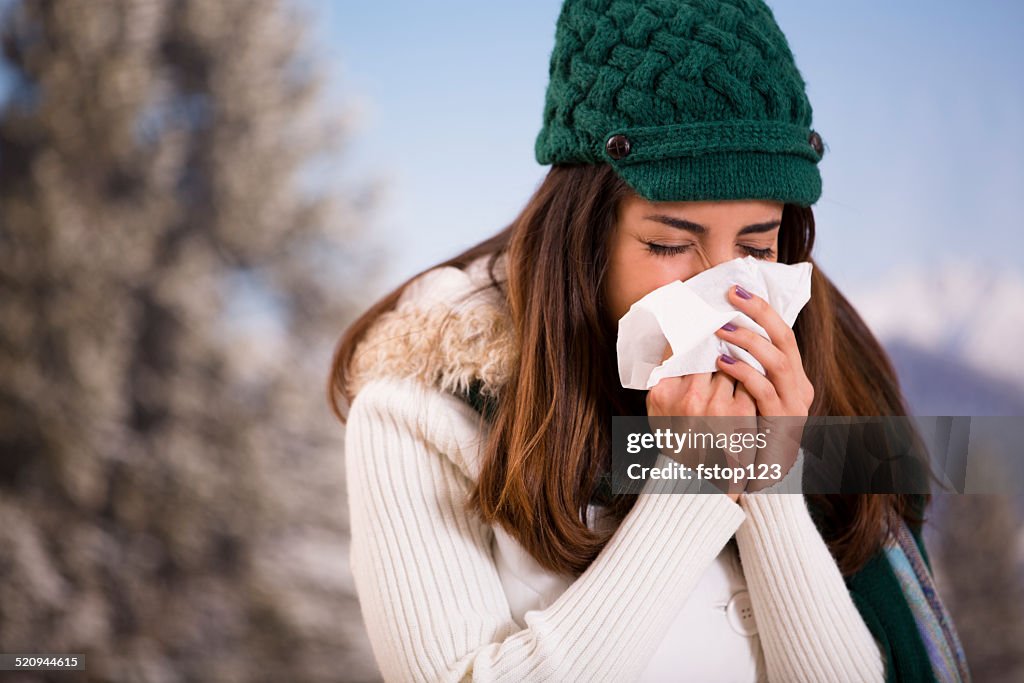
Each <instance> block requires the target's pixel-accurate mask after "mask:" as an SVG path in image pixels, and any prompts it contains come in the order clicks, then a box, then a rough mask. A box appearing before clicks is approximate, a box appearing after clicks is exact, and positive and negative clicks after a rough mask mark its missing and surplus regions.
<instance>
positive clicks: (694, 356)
mask: <svg viewBox="0 0 1024 683" xmlns="http://www.w3.org/2000/svg"><path fill="white" fill-rule="evenodd" d="M812 267H813V266H812V264H811V263H809V262H806V261H805V262H803V263H796V264H786V263H776V262H774V261H765V260H763V259H757V258H754V257H753V256H746V257H742V258H735V259H733V260H731V261H726V262H725V263H721V264H719V265H717V266H715V267H714V268H709V269H707V270H705V271H703V272H701V273H698V274H697V275H694V276H693V277H691V278H690V279H689V280H686V281H680V280H674V281H673V282H670V283H669V284H667V285H665V286H663V287H659V288H658V289H656V290H654V291H653V292H650V293H649V294H647V295H646V296H644V297H643V298H642V299H640V300H639V301H636V302H635V303H634V304H633V305H632V306H631V307H630V309H629V311H628V312H627V313H626V315H624V316H622V319H621V320H619V334H618V339H617V341H616V353H617V355H618V362H619V380H620V381H621V382H622V386H623V387H625V388H627V389H650V388H651V387H653V386H654V385H655V384H657V383H658V382H659V381H660V380H662V379H663V378H665V377H682V376H684V375H690V374H693V373H696V372H715V371H717V370H718V366H717V365H716V359H717V358H718V356H719V355H720V354H723V353H727V354H729V355H730V356H732V357H733V358H737V359H739V360H742V361H744V362H746V363H749V364H750V365H751V366H753V367H754V368H756V369H757V371H758V372H760V373H761V374H764V367H763V366H762V365H761V364H760V363H759V362H758V361H757V359H756V358H754V357H753V356H752V355H750V354H749V353H747V352H746V351H745V350H743V349H742V348H740V347H738V346H736V345H734V344H730V343H729V342H726V341H725V340H724V339H721V338H719V337H717V336H715V330H717V329H718V328H720V327H721V326H722V325H724V324H725V323H727V322H732V323H733V324H734V325H736V326H737V327H745V328H747V329H750V330H753V331H755V332H757V333H758V334H760V335H761V336H762V337H764V338H765V339H769V340H770V337H769V336H768V333H767V332H765V330H764V328H762V327H761V326H760V325H758V324H757V323H755V322H754V321H753V320H752V319H751V318H750V317H749V316H747V315H746V314H745V313H741V312H740V311H739V310H738V309H736V308H735V307H733V305H732V304H731V303H729V300H728V298H727V291H728V289H729V288H730V287H732V286H733V285H740V286H741V287H743V288H744V289H745V290H747V291H748V292H750V293H751V294H756V295H757V296H760V297H761V298H763V299H765V300H766V301H767V302H768V304H769V305H770V306H771V307H772V308H773V309H775V310H776V311H777V312H778V313H779V315H780V316H781V317H782V319H783V320H784V321H785V322H786V324H787V325H789V326H790V327H793V323H794V322H796V317H797V314H799V313H800V309H802V308H803V307H804V304H806V303H807V302H808V300H810V298H811V269H812ZM666 343H668V344H670V345H671V347H672V356H671V357H670V358H669V359H668V360H666V361H665V362H664V363H662V362H661V356H662V354H663V353H664V351H665V344H666Z"/></svg>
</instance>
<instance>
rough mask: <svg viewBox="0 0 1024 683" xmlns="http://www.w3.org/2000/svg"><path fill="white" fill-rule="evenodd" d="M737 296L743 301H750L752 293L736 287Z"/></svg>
mask: <svg viewBox="0 0 1024 683" xmlns="http://www.w3.org/2000/svg"><path fill="white" fill-rule="evenodd" d="M736 296H738V297H740V298H741V299H749V298H751V296H750V292H748V291H747V290H745V289H743V288H742V287H740V286H739V285H736Z"/></svg>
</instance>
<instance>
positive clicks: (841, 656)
mask: <svg viewBox="0 0 1024 683" xmlns="http://www.w3.org/2000/svg"><path fill="white" fill-rule="evenodd" d="M740 505H741V507H743V509H744V510H745V511H746V513H747V520H746V522H744V523H743V524H742V525H741V526H740V528H739V529H738V530H737V532H736V542H737V545H738V546H739V550H740V560H741V563H742V565H743V573H744V575H745V576H746V577H747V583H748V589H749V590H750V599H751V602H752V604H753V607H754V613H755V614H756V615H757V621H758V626H759V628H758V632H759V633H760V634H761V645H762V648H763V649H764V655H765V664H766V667H767V674H768V679H769V680H770V681H787V682H788V681H884V680H885V670H884V669H885V661H884V659H883V657H882V653H881V650H880V649H879V645H878V644H877V642H876V641H875V639H874V636H872V634H871V631H870V630H869V628H868V626H867V624H865V623H864V619H863V618H862V617H861V615H860V612H859V610H858V609H857V606H856V604H855V603H854V601H853V598H852V597H851V595H850V592H849V590H848V589H847V587H846V583H845V582H844V581H843V577H842V574H841V573H840V571H839V567H838V565H837V564H836V562H835V559H834V558H833V557H832V554H831V553H830V552H829V549H828V546H827V545H826V544H825V541H824V539H823V538H822V537H821V534H820V533H818V530H817V527H816V526H815V525H814V521H813V520H812V519H811V516H810V512H809V511H808V509H807V504H806V502H805V501H804V497H803V495H801V494H787V493H780V494H770V493H769V494H764V493H755V494H750V495H743V496H740Z"/></svg>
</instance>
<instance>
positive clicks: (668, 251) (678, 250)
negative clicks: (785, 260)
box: [644, 242, 775, 259]
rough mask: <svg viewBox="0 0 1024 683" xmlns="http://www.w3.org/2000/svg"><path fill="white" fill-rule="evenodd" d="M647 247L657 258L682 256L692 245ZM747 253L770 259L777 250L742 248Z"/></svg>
mask: <svg viewBox="0 0 1024 683" xmlns="http://www.w3.org/2000/svg"><path fill="white" fill-rule="evenodd" d="M644 244H646V245H647V251H649V252H651V253H652V254H654V255H656V256H674V255H676V254H682V253H684V252H685V251H686V250H688V249H689V248H690V247H691V246H693V245H691V244H680V245H677V246H672V247H669V246H666V245H664V244H657V243H656V242H644ZM741 248H742V249H743V250H744V251H745V252H747V253H748V254H750V255H751V256H753V257H754V258H760V259H768V258H771V257H772V256H774V255H775V250H774V249H772V248H770V247H768V248H765V249H758V248H756V247H746V246H743V247H741Z"/></svg>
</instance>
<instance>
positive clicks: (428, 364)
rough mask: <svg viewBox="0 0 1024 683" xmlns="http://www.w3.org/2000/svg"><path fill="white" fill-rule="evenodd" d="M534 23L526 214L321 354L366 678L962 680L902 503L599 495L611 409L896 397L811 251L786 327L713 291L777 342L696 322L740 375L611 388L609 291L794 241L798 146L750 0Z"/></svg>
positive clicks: (891, 403) (772, 52)
mask: <svg viewBox="0 0 1024 683" xmlns="http://www.w3.org/2000/svg"><path fill="white" fill-rule="evenodd" d="M555 43H556V44H555V49H554V52H553V53H552V56H551V72H550V75H551V81H550V83H549V85H548V90H547V99H546V105H545V111H544V125H543V128H542V130H541V132H540V135H539V136H538V139H537V144H536V154H537V158H538V161H540V162H541V163H543V164H552V168H551V169H550V172H549V173H548V174H547V176H546V178H545V179H544V181H543V182H542V183H541V184H540V186H539V187H538V189H537V191H536V192H535V194H534V195H533V197H532V198H531V199H530V201H529V202H528V204H527V205H526V207H525V208H524V209H523V211H522V212H521V213H520V215H519V216H518V217H517V218H516V219H515V221H514V222H513V223H512V224H511V225H510V226H508V227H507V228H506V229H505V230H504V231H502V232H500V233H498V234H497V235H495V236H493V237H491V238H490V239H488V240H486V241H484V242H482V243H480V244H479V245H477V246H475V247H473V248H471V249H469V250H467V251H466V252H464V253H462V254H460V255H458V256H456V257H455V258H452V259H450V260H448V261H445V262H444V263H441V264H439V265H438V266H436V267H434V268H431V269H429V270H428V271H425V272H423V273H420V274H418V275H417V276H415V277H413V278H410V280H409V281H407V282H406V283H404V284H403V285H402V286H401V287H399V288H398V289H396V290H395V291H394V292H392V293H391V294H389V295H388V296H387V297H385V298H384V299H382V300H381V301H379V302H378V303H377V304H376V305H374V306H373V307H372V308H370V310H369V311H367V312H366V313H365V314H364V315H363V316H362V317H361V318H360V319H359V320H358V321H356V323H355V324H354V325H353V326H352V327H351V328H350V329H349V330H348V331H347V333H346V335H345V337H344V338H343V339H342V341H341V343H340V344H339V347H338V350H337V352H336V355H335V359H334V364H333V368H332V374H331V384H330V396H331V402H332V407H333V408H334V410H335V412H336V413H337V414H338V416H339V418H340V419H342V420H343V421H346V420H347V430H346V445H345V449H346V468H347V470H346V471H347V477H348V482H347V483H348V489H349V506H350V522H351V526H352V546H351V565H352V570H353V574H354V577H355V583H356V589H357V591H358V594H359V599H360V603H361V606H362V612H363V617H364V620H365V622H366V625H367V629H368V632H369V635H370V639H371V643H372V645H373V650H374V653H375V656H376V659H377V662H378V664H379V666H380V668H381V671H382V673H383V675H384V677H385V679H386V680H396V681H398V680H516V681H520V680H588V681H593V680H609V681H621V680H693V681H715V680H729V681H736V680H747V681H753V680H764V679H768V680H773V681H775V680H779V681H795V680H808V681H825V680H828V681H881V680H888V681H895V680H966V679H967V677H968V674H967V670H966V665H965V664H964V662H963V657H962V652H961V651H960V648H959V643H958V642H957V640H956V636H955V632H953V630H952V625H951V624H950V623H949V620H948V615H946V614H945V612H944V610H942V608H941V604H939V603H938V601H937V599H936V598H935V596H934V591H933V589H932V586H931V584H930V573H929V571H928V570H927V569H926V566H927V565H926V563H927V556H926V555H925V554H924V546H923V544H922V543H921V538H920V525H921V522H922V521H923V519H922V515H923V512H924V510H923V503H924V502H926V498H924V497H914V496H904V495H881V494H876V495H867V494H864V495H850V496H812V495H807V496H806V497H805V496H800V495H783V494H776V493H763V492H758V493H753V492H734V491H731V492H729V493H728V494H711V495H703V494H702V495H697V494H689V495H686V494H678V495H659V494H654V493H648V492H644V493H640V494H639V495H632V496H626V495H619V496H613V495H609V493H608V491H607V489H606V488H605V487H603V486H601V483H602V481H603V479H602V474H603V473H604V472H605V471H606V470H607V466H608V463H607V459H608V454H609V452H610V440H611V435H610V429H611V420H610V416H612V415H645V414H646V415H650V416H655V415H735V416H755V415H778V416H807V415H903V414H906V412H905V405H904V402H903V400H902V398H901V396H900V392H899V388H898V385H897V382H896V378H895V374H894V372H893V369H892V367H891V366H890V364H889V363H888V362H887V360H886V357H885V354H884V352H883V351H882V349H881V347H880V346H879V345H878V343H877V342H876V341H875V339H874V338H873V337H872V335H871V334H870V332H869V331H868V329H867V328H866V327H865V325H864V324H863V322H862V321H861V319H860V317H859V316H858V315H857V313H856V312H855V311H854V310H853V308H852V307H851V306H850V304H849V303H848V302H847V301H846V299H845V298H843V296H842V295H841V294H840V293H839V292H838V291H837V290H836V289H835V287H834V286H833V285H832V284H831V282H830V281H829V280H828V279H827V278H826V277H825V276H824V275H823V274H822V273H821V270H820V268H817V267H815V268H814V269H813V280H812V292H813V296H812V297H811V300H810V302H809V303H808V305H807V306H806V307H805V308H804V309H803V310H802V311H801V314H800V316H799V318H798V319H797V321H796V323H795V324H794V326H793V328H792V330H791V331H790V328H789V327H788V326H787V325H786V324H785V323H784V322H783V321H782V320H781V318H780V317H779V315H778V314H777V313H776V312H775V311H773V310H772V309H771V307H769V306H768V305H767V302H765V301H763V300H761V299H760V298H759V297H756V296H750V295H749V294H747V293H746V292H743V291H737V290H731V291H730V292H729V294H728V296H729V301H730V302H732V304H733V305H734V306H735V307H736V308H737V309H738V310H740V311H743V312H745V313H747V314H748V315H749V316H750V317H751V318H752V319H754V320H755V321H756V322H758V323H759V324H760V325H762V327H764V328H765V330H766V331H767V332H768V333H769V335H770V337H771V339H773V340H775V341H774V343H773V342H769V341H768V340H765V339H764V338H762V337H760V336H758V335H754V334H749V333H745V332H744V331H742V330H736V331H728V330H724V329H723V330H721V331H719V333H718V334H719V335H720V336H721V337H722V338H723V339H727V340H729V341H731V342H733V343H734V344H736V345H737V346H740V347H742V348H744V349H745V350H747V351H748V352H750V353H751V354H752V355H753V356H754V357H755V358H757V359H758V360H759V362H761V364H762V365H763V366H764V367H765V370H766V373H765V374H764V375H762V374H760V373H759V372H757V371H756V370H754V368H753V367H751V366H749V365H747V364H745V363H743V362H742V361H738V360H735V359H731V358H722V359H720V361H719V363H718V367H717V370H716V371H715V372H713V373H704V374H696V375H687V376H684V377H675V378H669V379H665V380H662V381H661V382H660V383H659V384H658V385H657V386H655V387H653V388H652V389H651V390H649V391H646V392H640V391H633V390H627V389H623V388H622V387H621V385H620V383H619V381H618V375H617V370H616V358H615V338H616V325H617V321H618V319H619V318H620V317H621V316H622V315H623V314H624V313H625V311H626V310H628V308H629V306H630V305H631V304H632V303H633V302H634V301H636V300H637V299H639V298H640V297H642V296H644V295H645V294H646V293H648V292H650V291H652V290H653V289H656V288H658V287H660V286H662V285H665V284H667V283H670V282H672V281H673V280H685V279H687V278H689V277H691V276H693V275H695V274H697V273H699V272H702V271H703V270H704V269H706V268H709V267H712V266H714V265H717V264H719V263H722V262H724V261H727V260H730V259H733V258H736V257H740V256H748V255H752V256H755V257H756V258H761V259H767V260H776V261H781V262H784V263H797V262H800V261H810V260H811V249H812V246H813V241H814V219H813V214H812V211H811V208H810V207H811V205H812V204H813V203H814V202H815V201H816V200H817V199H818V198H819V196H820V192H821V181H820V175H819V172H818V167H817V164H818V162H819V161H820V159H821V156H822V152H823V145H822V141H821V138H820V136H819V135H818V134H817V133H816V132H814V131H812V130H811V129H810V120H811V107H810V105H809V103H808V101H807V99H806V95H805V92H804V82H803V80H802V78H801V76H800V73H799V71H798V70H797V68H796V65H795V63H794V60H793V57H792V54H791V52H790V50H789V47H788V45H787V43H786V40H785V37H784V36H783V34H782V32H781V30H780V29H779V27H778V26H777V25H776V23H775V20H774V18H773V16H772V13H771V11H770V10H769V9H768V8H767V7H766V6H764V5H763V4H761V3H760V2H754V1H745V2H721V3H714V2H707V1H701V2H696V1H695V2H653V1H652V2H642V1H636V2H622V1H620V2H584V1H579V2H577V1H574V0H569V1H567V2H566V3H565V4H564V6H563V8H562V12H561V14H560V16H559V19H558V25H557V29H556V38H555ZM341 404H347V407H345V406H342V405H341ZM346 411H347V414H346ZM908 529H909V532H910V533H909V534H908V533H907V530H908ZM900 531H902V532H903V533H902V535H900V533H898V532H900ZM910 534H912V536H913V538H912V540H911V541H910V542H909V544H908V542H907V538H910ZM896 539H901V541H902V543H898V542H897V540H896ZM921 558H923V562H922V559H921ZM908 567H909V572H908V571H906V570H907V568H908ZM921 596H925V597H931V599H930V600H925V599H923V598H922V599H918V598H920V597H921Z"/></svg>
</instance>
